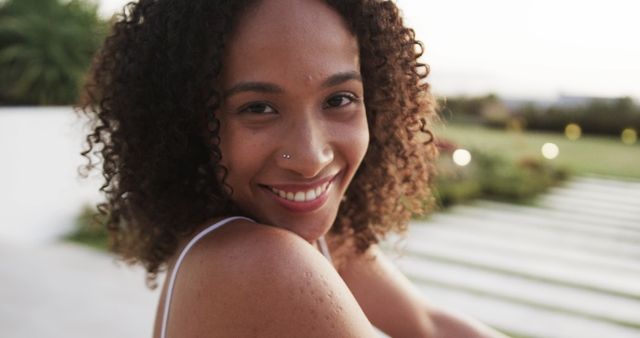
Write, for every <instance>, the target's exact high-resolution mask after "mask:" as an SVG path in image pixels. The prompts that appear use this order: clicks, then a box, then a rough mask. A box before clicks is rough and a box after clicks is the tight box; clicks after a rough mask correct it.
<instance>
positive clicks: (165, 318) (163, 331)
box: [160, 216, 331, 338]
mask: <svg viewBox="0 0 640 338" xmlns="http://www.w3.org/2000/svg"><path fill="white" fill-rule="evenodd" d="M239 219H244V220H248V221H251V222H254V221H253V220H252V219H250V218H246V217H241V216H234V217H229V218H225V219H222V220H221V221H219V222H217V223H215V224H212V225H210V226H208V227H206V228H205V229H204V230H202V231H200V232H199V233H198V234H197V235H195V236H194V237H193V238H192V239H191V240H190V241H189V243H187V245H186V246H185V247H184V249H182V252H180V256H178V260H177V261H176V265H175V266H174V267H173V271H171V276H169V280H168V282H169V285H168V286H167V293H166V295H165V299H164V311H163V312H162V326H161V327H160V338H166V337H167V324H168V322H169V308H170V307H171V295H172V294H173V284H174V283H175V281H176V276H177V275H178V270H179V269H180V264H181V263H182V260H184V257H185V256H186V255H187V252H189V249H191V247H193V245H194V244H196V243H197V242H198V241H199V240H200V239H201V238H202V237H204V236H206V235H207V234H208V233H210V232H212V231H214V230H216V229H218V228H219V227H221V226H223V225H225V224H227V223H229V222H232V221H235V220H239ZM318 248H319V249H320V252H322V254H323V255H324V256H325V257H326V258H327V259H328V260H329V262H331V255H330V253H329V248H328V247H327V242H326V241H325V239H324V236H322V237H320V238H319V239H318Z"/></svg>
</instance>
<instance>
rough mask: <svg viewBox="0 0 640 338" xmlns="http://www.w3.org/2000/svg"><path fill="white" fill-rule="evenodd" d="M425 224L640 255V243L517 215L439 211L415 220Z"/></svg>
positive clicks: (609, 253) (633, 256) (599, 251)
mask: <svg viewBox="0 0 640 338" xmlns="http://www.w3.org/2000/svg"><path fill="white" fill-rule="evenodd" d="M413 224H415V225H416V227H417V226H418V225H422V226H436V225H437V226H445V227H452V228H454V227H455V228H459V229H460V231H468V232H471V233H474V232H485V233H487V234H490V235H491V236H495V237H496V238H500V239H503V240H505V241H516V242H528V243H538V244H539V245H547V246H551V247H566V248H572V249H574V250H577V251H589V252H594V253H597V254H598V255H604V256H610V257H622V258H625V259H635V260H638V259H640V246H638V245H637V244H635V243H634V242H627V241H620V240H616V239H615V238H613V239H611V238H608V237H602V236H600V237H598V236H593V235H589V234H583V233H571V232H570V233H567V232H561V231H554V229H549V228H546V227H537V228H535V227H531V226H526V225H521V224H519V222H518V220H517V219H512V220H490V219H489V220H488V219H483V218H481V217H477V216H469V215H463V214H436V215H434V216H433V217H431V218H430V219H429V220H427V221H414V222H413Z"/></svg>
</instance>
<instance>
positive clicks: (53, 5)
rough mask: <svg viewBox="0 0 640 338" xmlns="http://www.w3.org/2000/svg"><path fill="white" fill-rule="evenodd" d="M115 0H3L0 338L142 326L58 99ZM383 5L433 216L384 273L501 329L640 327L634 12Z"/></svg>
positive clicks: (422, 219)
mask: <svg viewBox="0 0 640 338" xmlns="http://www.w3.org/2000/svg"><path fill="white" fill-rule="evenodd" d="M126 2H127V1H123V0H102V1H91V0H71V1H69V0H0V163H1V165H0V336H3V337H39V336H49V337H87V336H90V337H113V336H119V337H141V336H147V337H148V336H150V334H151V324H152V322H153V317H154V314H155V304H156V301H157V297H158V291H157V290H149V289H147V288H146V287H145V283H144V273H143V271H142V269H140V268H138V267H127V266H125V265H123V264H120V263H118V262H117V261H116V260H115V259H114V257H112V256H110V255H109V254H108V253H107V252H106V250H105V233H104V231H103V230H102V228H101V226H100V223H101V222H100V219H99V218H96V217H94V216H95V209H94V207H93V206H94V205H95V204H96V203H97V202H99V201H100V200H101V197H100V195H99V194H98V193H97V190H98V189H99V187H100V184H101V181H100V175H99V174H98V173H93V174H92V175H90V177H89V178H87V179H81V178H80V177H79V175H78V170H77V169H78V167H79V166H80V165H81V164H83V163H84V160H83V159H82V157H81V156H80V155H79V152H80V151H81V150H82V149H83V140H84V136H85V135H86V133H87V130H88V129H87V126H86V125H85V123H86V122H85V121H84V120H82V119H81V118H79V117H78V116H77V114H76V113H74V111H73V109H72V107H71V106H72V105H73V104H74V102H75V101H76V99H77V97H78V93H79V89H80V87H81V83H82V81H83V79H84V76H85V73H86V70H87V68H88V66H89V63H90V61H91V57H92V55H93V53H94V52H95V51H96V49H97V48H98V47H99V46H100V44H101V42H102V40H103V39H104V37H105V36H106V34H107V32H108V30H109V24H108V23H109V21H110V20H113V15H114V13H116V12H118V11H121V10H122V6H123V5H124V4H125V3H126ZM397 3H398V5H399V6H400V8H401V9H402V10H403V12H404V16H405V19H406V21H407V23H408V25H409V26H411V27H413V28H414V29H415V31H416V35H417V37H418V39H420V40H422V41H423V42H424V51H425V54H424V55H423V57H422V61H423V62H425V63H428V64H429V65H430V67H431V73H430V83H431V86H432V90H433V92H434V94H435V95H436V96H437V98H438V101H439V102H440V105H441V117H442V121H441V122H440V123H438V124H437V125H436V126H435V129H436V135H437V138H436V142H437V145H438V147H439V148H440V152H441V157H440V159H439V161H438V170H439V175H438V177H437V179H436V189H435V200H436V204H437V208H436V209H437V210H435V212H434V213H433V214H431V215H429V216H416V218H415V219H414V221H413V224H412V227H411V230H410V231H409V233H408V234H407V236H406V237H405V238H391V239H390V240H388V241H387V242H386V243H385V247H386V248H387V250H389V252H390V253H391V254H392V255H393V256H394V257H395V256H397V255H395V252H396V251H400V252H402V255H399V256H397V257H396V263H397V264H398V266H399V267H400V268H401V269H402V270H403V271H405V273H406V274H407V275H408V276H409V277H410V278H411V279H412V280H413V281H414V282H415V283H416V284H417V285H418V287H419V288H420V289H421V291H423V293H424V295H425V296H426V297H427V298H428V299H429V300H431V301H433V302H435V303H438V304H441V305H443V306H447V307H451V308H453V309H455V310H457V311H461V312H465V313H467V314H470V315H472V316H475V317H477V318H479V319H481V320H482V321H484V322H486V323H488V324H489V325H491V326H493V327H495V328H497V329H499V330H501V331H503V332H505V333H507V334H509V335H510V336H513V337H640V246H639V244H640V144H639V142H638V140H637V139H638V131H640V85H638V83H637V79H638V78H640V63H638V62H637V60H640V44H638V43H637V42H636V41H637V35H638V33H639V32H640V21H638V20H637V18H636V16H637V13H640V4H639V3H638V2H635V1H631V0H608V1H603V0H592V1H573V0H556V1H551V0H540V1H536V2H526V3H523V2H516V1H506V0H505V1H501V0H487V1H472V0H448V1H425V0H398V1H397ZM425 203H429V201H425ZM398 247H400V250H396V249H397V248H398Z"/></svg>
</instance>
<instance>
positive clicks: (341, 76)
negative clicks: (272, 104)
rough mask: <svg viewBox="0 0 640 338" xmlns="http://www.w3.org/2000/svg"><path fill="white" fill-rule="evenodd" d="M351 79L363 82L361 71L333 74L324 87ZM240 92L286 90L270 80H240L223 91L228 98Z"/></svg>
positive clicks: (323, 84)
mask: <svg viewBox="0 0 640 338" xmlns="http://www.w3.org/2000/svg"><path fill="white" fill-rule="evenodd" d="M351 80H356V81H360V82H362V76H361V75H360V73H358V72H356V71H349V72H341V73H336V74H333V75H331V76H330V77H329V78H327V79H326V80H324V82H323V83H322V87H325V88H328V87H333V86H337V85H339V84H342V83H344V82H347V81H351ZM240 92H258V93H267V94H273V93H282V92H284V89H282V87H280V86H278V85H276V84H273V83H269V82H240V83H238V84H236V85H235V86H233V87H231V88H229V89H227V90H226V91H225V92H224V93H223V97H224V98H227V97H229V96H231V95H235V94H238V93H240Z"/></svg>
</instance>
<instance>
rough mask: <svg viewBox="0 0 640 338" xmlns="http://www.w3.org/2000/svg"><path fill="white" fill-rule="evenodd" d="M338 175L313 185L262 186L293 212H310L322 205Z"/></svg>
mask: <svg viewBox="0 0 640 338" xmlns="http://www.w3.org/2000/svg"><path fill="white" fill-rule="evenodd" d="M337 176H338V175H334V176H332V177H330V178H328V179H325V180H322V181H320V182H318V184H316V185H315V186H306V187H303V186H300V185H278V186H277V187H276V186H269V185H263V186H262V187H263V188H264V189H265V190H266V191H268V194H269V195H270V196H271V197H272V198H273V199H274V200H275V201H276V202H278V203H279V204H280V205H281V206H283V207H285V208H286V209H288V210H290V211H294V212H311V211H314V210H316V209H319V208H320V207H322V206H323V205H324V204H325V202H326V201H327V199H328V196H329V191H331V189H332V187H333V182H334V180H335V178H336V177H337Z"/></svg>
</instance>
